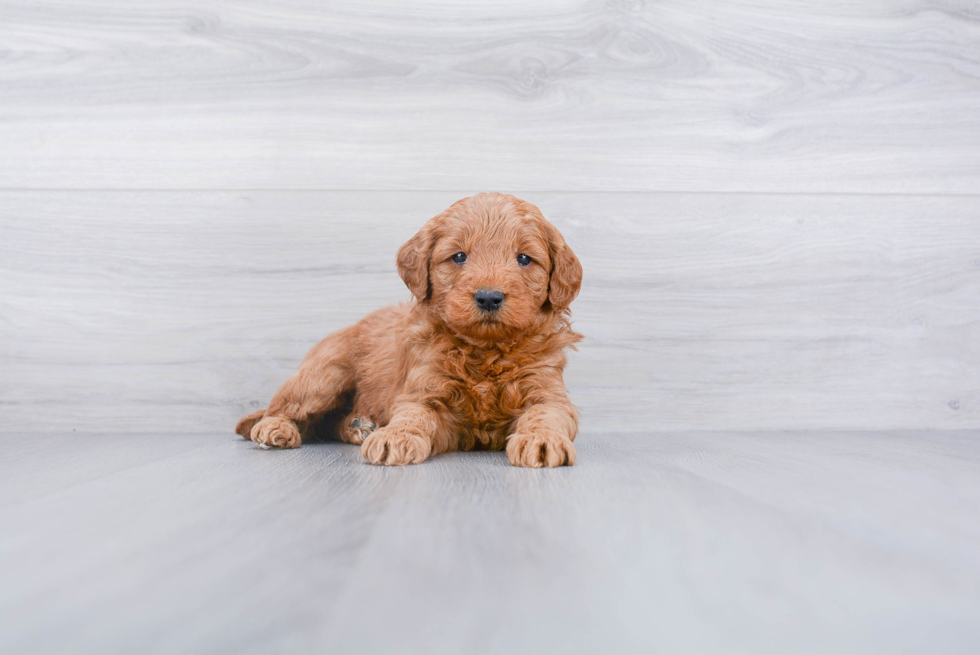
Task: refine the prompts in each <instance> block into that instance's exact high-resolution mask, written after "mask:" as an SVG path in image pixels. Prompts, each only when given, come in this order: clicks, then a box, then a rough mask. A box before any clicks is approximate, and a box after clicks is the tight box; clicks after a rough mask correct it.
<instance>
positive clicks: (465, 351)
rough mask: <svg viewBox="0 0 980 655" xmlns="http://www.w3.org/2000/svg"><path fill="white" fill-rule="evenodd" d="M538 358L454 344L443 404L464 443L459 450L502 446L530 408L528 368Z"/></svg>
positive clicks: (443, 364)
mask: <svg viewBox="0 0 980 655" xmlns="http://www.w3.org/2000/svg"><path fill="white" fill-rule="evenodd" d="M535 363H537V362H536V361H535V357H534V356H533V355H531V354H529V353H526V352H521V351H519V350H503V349H489V350H482V349H477V348H473V347H468V346H454V347H450V348H448V349H447V351H445V356H444V357H443V358H442V361H441V364H440V366H441V368H442V369H443V370H442V371H441V372H442V374H443V376H444V379H445V381H446V388H445V390H444V391H445V393H444V396H443V402H444V403H445V406H446V409H447V410H448V411H449V414H450V416H451V417H452V418H453V419H454V421H455V422H456V428H457V431H458V433H459V434H460V439H461V441H463V443H461V444H460V445H461V447H463V448H467V449H468V448H474V447H481V446H483V447H489V448H497V447H500V446H501V445H502V444H503V442H504V440H505V438H506V437H507V434H508V432H509V430H510V427H511V424H512V423H513V421H514V419H515V418H517V417H518V416H520V414H521V413H522V411H523V409H524V405H525V404H526V392H527V384H526V382H525V381H526V379H527V374H528V369H529V366H532V365H533V364H535Z"/></svg>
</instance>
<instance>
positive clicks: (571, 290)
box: [398, 193, 582, 338]
mask: <svg viewBox="0 0 980 655" xmlns="http://www.w3.org/2000/svg"><path fill="white" fill-rule="evenodd" d="M398 272H399V274H400V275H401V277H402V279H403V280H404V281H405V284H406V285H408V288H409V289H411V291H412V293H413V294H414V295H415V297H416V298H417V299H418V301H419V302H420V303H425V304H426V305H428V307H429V309H430V310H431V311H432V312H434V314H435V315H436V316H437V317H438V318H439V319H440V320H442V321H443V322H444V323H445V324H446V325H447V326H448V327H449V328H451V329H452V330H453V331H455V332H457V333H459V334H464V335H467V336H472V337H476V338H499V337H502V336H505V335H508V334H514V333H519V332H523V331H526V330H529V329H531V328H533V327H534V326H536V325H539V324H541V321H542V320H543V319H545V318H547V317H548V316H551V315H553V314H556V313H558V314H560V313H562V312H565V311H566V310H567V309H568V305H569V304H570V303H571V302H572V300H574V299H575V296H576V295H578V291H579V287H580V286H581V283H582V265H581V264H579V261H578V258H577V257H576V256H575V253H573V252H572V250H571V248H569V247H568V245H566V244H565V240H564V239H563V238H562V236H561V234H560V233H559V232H558V230H557V229H556V228H555V226H553V225H552V224H551V223H549V222H548V221H546V220H545V218H544V216H542V215H541V212H540V211H539V210H538V208H537V207H535V206H534V205H532V204H530V203H527V202H524V201H523V200H519V199H517V198H515V197H514V196H510V195H504V194H500V193H481V194H478V195H475V196H473V197H471V198H465V199H463V200H460V201H459V202H457V203H456V204H454V205H453V206H452V207H450V208H449V209H447V210H446V211H444V212H443V213H441V214H439V215H438V216H436V217H435V218H433V219H432V220H430V221H429V222H428V223H426V224H425V226H424V227H423V228H422V229H421V230H420V231H419V233H418V234H416V235H415V236H414V237H412V238H411V239H410V240H409V241H408V242H407V243H406V244H405V245H403V246H402V247H401V249H400V250H399V251H398Z"/></svg>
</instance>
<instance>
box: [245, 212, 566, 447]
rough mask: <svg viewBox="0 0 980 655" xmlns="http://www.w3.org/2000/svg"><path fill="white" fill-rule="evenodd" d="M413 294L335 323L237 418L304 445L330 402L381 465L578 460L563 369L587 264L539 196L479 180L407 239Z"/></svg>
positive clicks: (265, 436) (349, 436)
mask: <svg viewBox="0 0 980 655" xmlns="http://www.w3.org/2000/svg"><path fill="white" fill-rule="evenodd" d="M398 273H399V274H400V275H401V277H402V279H403V280H404V281H405V284H406V285H408V288H409V289H410V290H411V291H412V294H413V295H414V296H415V299H416V301H415V302H414V303H410V304H402V305H397V306H391V307H385V308H383V309H379V310H378V311H376V312H374V313H372V314H369V315H368V316H367V317H365V318H364V319H363V320H361V321H360V322H359V323H357V324H356V325H353V326H351V327H348V328H345V329H343V330H340V331H339V332H335V333H333V334H331V335H330V336H328V337H327V338H325V339H324V340H323V341H321V342H320V343H318V344H317V345H316V346H315V347H314V348H313V349H312V350H311V351H310V352H309V353H308V354H307V355H306V357H305V358H304V359H303V363H302V365H301V366H300V369H299V371H298V372H297V373H296V374H295V375H293V376H292V377H291V378H289V380H287V381H286V383H285V384H284V385H283V386H282V388H281V389H279V391H278V392H277V393H276V395H275V396H274V397H273V398H272V401H271V402H270V403H269V407H268V408H267V409H265V410H262V411H259V412H255V413H254V414H251V415H249V416H247V417H245V418H243V419H242V420H241V421H239V423H238V426H237V427H236V428H235V431H236V432H238V434H240V435H242V436H243V437H245V438H250V439H251V440H252V441H254V442H255V443H257V444H258V445H259V446H260V447H263V448H296V447H298V446H299V445H300V443H301V435H302V434H304V433H309V432H310V430H311V427H312V426H313V424H314V423H315V422H316V421H317V420H318V419H319V418H320V417H322V416H324V415H325V414H327V413H328V412H337V411H338V410H343V411H346V410H350V411H349V413H348V414H347V416H346V418H345V419H344V420H343V421H342V423H341V427H340V438H341V439H343V440H344V441H347V442H349V443H354V444H361V452H362V453H363V455H364V457H365V458H366V459H367V460H368V461H370V462H372V463H374V464H387V465H396V464H417V463H419V462H422V461H424V460H425V459H426V458H428V457H429V455H432V454H435V453H441V452H446V451H451V450H473V449H492V450H500V449H502V448H504V447H506V449H507V457H508V459H509V460H510V463H511V464H513V465H514V466H533V467H542V466H547V467H553V466H562V465H569V466H570V465H572V464H574V463H575V446H573V445H572V441H573V440H574V439H575V435H576V433H577V432H578V417H577V412H576V410H575V407H574V406H573V405H572V404H571V402H570V401H569V400H568V394H567V391H566V389H565V384H564V382H563V380H562V371H563V370H564V368H565V363H566V357H565V352H564V351H565V349H566V348H568V347H569V346H572V345H573V344H574V343H575V342H577V341H578V340H580V339H581V338H582V336H581V335H580V334H577V333H575V332H573V331H572V330H571V328H570V327H569V310H568V306H569V304H570V303H571V302H572V300H573V299H574V298H575V296H576V295H578V291H579V287H580V286H581V282H582V266H581V264H579V261H578V258H577V257H576V256H575V254H574V253H573V252H572V251H571V249H570V248H569V247H568V246H567V245H566V244H565V240H564V239H563V238H562V236H561V234H560V233H559V232H558V230H557V229H556V228H555V227H554V226H553V225H552V224H551V223H549V222H548V221H547V220H545V218H544V216H542V215H541V212H540V211H539V210H538V208H537V207H535V206H534V205H532V204H530V203H527V202H524V201H523V200H519V199H518V198H515V197H514V196H510V195H503V194H499V193H481V194H479V195H475V196H473V197H471V198H465V199H463V200H460V201H459V202H457V203H455V204H454V205H453V206H452V207H450V208H449V209H447V210H446V211H444V212H443V213H441V214H439V215H438V216H436V217H435V218H433V219H432V220H430V221H429V222H428V223H426V224H425V226H424V227H423V228H422V229H421V230H420V231H419V233H418V234H416V235H415V236H414V237H412V238H411V239H410V240H409V241H408V242H407V243H406V244H405V245H403V246H402V247H401V249H399V251H398Z"/></svg>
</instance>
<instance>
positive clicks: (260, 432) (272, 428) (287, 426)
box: [249, 416, 303, 450]
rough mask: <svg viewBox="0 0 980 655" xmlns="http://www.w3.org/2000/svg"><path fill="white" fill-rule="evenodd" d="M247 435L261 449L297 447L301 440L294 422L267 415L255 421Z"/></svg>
mask: <svg viewBox="0 0 980 655" xmlns="http://www.w3.org/2000/svg"><path fill="white" fill-rule="evenodd" d="M249 437H250V438H251V439H252V441H254V442H255V444H256V445H257V446H258V447H259V448H262V449H263V450H268V449H269V448H299V447H300V444H302V442H303V440H302V438H301V437H300V434H299V428H297V427H296V424H295V423H293V422H292V421H290V420H289V419H287V418H280V417H278V416H268V417H266V418H264V419H262V420H261V421H259V422H258V423H256V424H255V426H254V427H252V432H251V434H250V435H249Z"/></svg>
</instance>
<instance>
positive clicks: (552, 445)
mask: <svg viewBox="0 0 980 655" xmlns="http://www.w3.org/2000/svg"><path fill="white" fill-rule="evenodd" d="M507 459H508V460H509V461H510V464H511V466H527V467H530V468H554V467H556V466H572V465H573V464H575V446H574V445H573V444H572V442H571V440H569V439H568V438H567V437H564V436H561V435H558V434H548V433H537V434H519V433H518V434H512V435H511V436H510V438H509V439H508V440H507Z"/></svg>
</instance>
